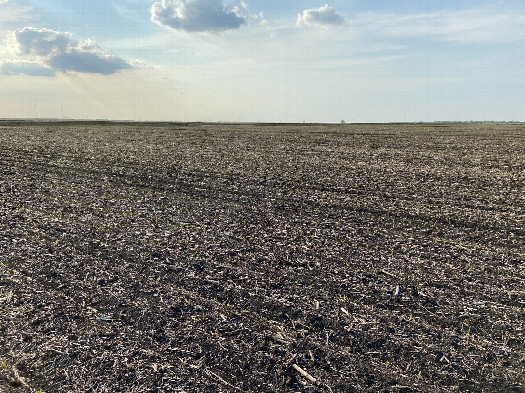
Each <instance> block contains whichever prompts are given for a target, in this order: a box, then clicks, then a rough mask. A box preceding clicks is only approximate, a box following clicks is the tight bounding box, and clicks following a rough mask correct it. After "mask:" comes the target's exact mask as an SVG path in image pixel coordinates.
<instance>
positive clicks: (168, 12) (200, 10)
mask: <svg viewBox="0 0 525 393" xmlns="http://www.w3.org/2000/svg"><path fill="white" fill-rule="evenodd" d="M245 11H246V8H245V7H243V5H242V3H241V6H237V7H234V8H228V7H226V6H225V5H224V4H223V2H222V0H162V1H161V2H156V3H154V4H153V5H152V7H151V20H152V21H153V22H155V23H157V24H158V25H160V26H163V27H167V28H170V29H175V30H184V31H187V32H207V33H218V32H221V31H225V30H232V29H237V28H239V27H241V26H242V25H243V24H245V23H246V22H247V19H246V17H245V16H243V13H244V12H245Z"/></svg>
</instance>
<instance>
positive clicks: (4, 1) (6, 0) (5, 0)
mask: <svg viewBox="0 0 525 393" xmlns="http://www.w3.org/2000/svg"><path fill="white" fill-rule="evenodd" d="M7 2H8V0H0V4H4V3H7Z"/></svg>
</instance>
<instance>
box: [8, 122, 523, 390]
mask: <svg viewBox="0 0 525 393" xmlns="http://www.w3.org/2000/svg"><path fill="white" fill-rule="evenodd" d="M524 154H525V126H523V125H511V124H507V125H490V124H485V125H482V124H471V125H453V124H443V125H438V124H418V125H265V126H261V125H206V124H118V123H74V122H71V123H66V122H64V123H47V124H46V123H40V124H38V123H31V122H18V123H16V122H0V262H1V265H0V361H1V366H0V392H2V393H4V392H7V393H18V392H31V393H34V392H47V393H52V392H108V393H109V392H129V393H131V392H180V393H182V392H186V393H193V392H195V393H197V392H327V393H332V392H452V391H458V392H525V342H524V340H525V331H524V329H525V295H524V292H525V265H524V253H525V223H524V220H525V190H524V182H525V157H524Z"/></svg>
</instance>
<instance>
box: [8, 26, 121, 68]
mask: <svg viewBox="0 0 525 393" xmlns="http://www.w3.org/2000/svg"><path fill="white" fill-rule="evenodd" d="M7 42H8V46H9V48H10V49H11V51H12V52H13V53H14V54H16V55H17V56H21V57H22V58H23V59H24V60H26V61H29V63H28V64H41V65H43V66H44V67H49V68H50V69H52V70H54V71H58V72H81V73H94V74H104V75H108V74H113V73H115V72H118V71H121V70H125V69H129V68H131V65H130V64H128V63H127V62H126V61H124V60H123V59H121V58H119V57H115V56H111V55H109V54H107V53H106V52H105V51H104V50H103V49H102V48H101V47H99V46H98V45H97V44H96V43H95V42H94V41H93V40H90V39H88V40H85V41H75V40H73V39H72V38H71V34H70V33H63V32H58V31H54V30H51V29H36V28H32V27H24V28H22V29H18V30H15V31H13V32H11V33H10V34H9V37H8V40H7ZM27 59H29V60H27ZM27 67H28V66H27V65H26V66H25V67H19V69H20V70H22V71H23V70H25V69H28V68H27ZM11 68H12V67H11ZM28 74H29V75H31V73H28Z"/></svg>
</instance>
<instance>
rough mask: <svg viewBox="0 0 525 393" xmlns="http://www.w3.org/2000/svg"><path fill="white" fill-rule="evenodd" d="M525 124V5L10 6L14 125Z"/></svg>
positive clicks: (389, 1) (1, 34)
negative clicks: (67, 121) (70, 121)
mask: <svg viewBox="0 0 525 393" xmlns="http://www.w3.org/2000/svg"><path fill="white" fill-rule="evenodd" d="M6 117H24V118H33V117H39V118H44V117H46V118H50V117H52V118H61V117H67V118H83V119H84V118H88V119H102V118H104V119H130V120H160V121H162V120H176V121H177V120H179V121H210V120H211V121H267V122H302V121H306V122H309V121H313V122H340V121H341V120H343V119H344V120H345V121H346V122H384V121H434V120H457V121H464V120H509V121H510V120H520V121H525V2H524V1H523V0H442V1H435V0H374V1H370V0H335V1H331V2H329V3H326V0H322V1H310V0H304V1H297V0H287V1H277V0H244V1H239V0H234V1H233V0H158V1H155V0H90V1H85V0H82V1H81V0H38V1H36V0H0V118H6Z"/></svg>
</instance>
